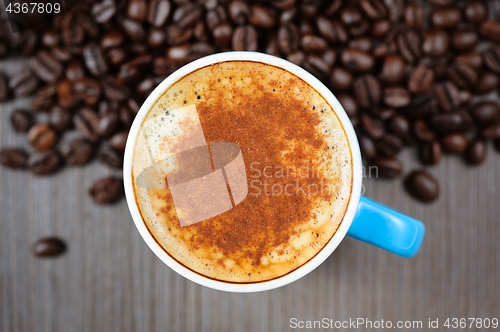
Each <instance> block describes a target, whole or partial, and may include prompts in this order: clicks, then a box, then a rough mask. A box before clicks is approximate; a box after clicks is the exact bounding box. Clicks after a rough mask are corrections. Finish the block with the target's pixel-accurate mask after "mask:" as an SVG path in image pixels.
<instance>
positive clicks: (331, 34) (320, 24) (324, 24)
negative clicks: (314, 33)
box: [316, 16, 338, 42]
mask: <svg viewBox="0 0 500 332" xmlns="http://www.w3.org/2000/svg"><path fill="white" fill-rule="evenodd" d="M316 27H317V28H318V31H319V33H320V34H321V36H323V37H324V38H326V39H327V40H329V41H331V42H336V41H337V40H338V36H337V32H336V29H335V26H334V24H333V22H332V21H331V20H329V19H328V18H326V17H324V16H320V17H318V18H317V19H316Z"/></svg>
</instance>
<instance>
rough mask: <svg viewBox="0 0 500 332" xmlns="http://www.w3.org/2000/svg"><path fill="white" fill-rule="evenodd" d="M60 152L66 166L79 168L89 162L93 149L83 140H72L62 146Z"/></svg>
mask: <svg viewBox="0 0 500 332" xmlns="http://www.w3.org/2000/svg"><path fill="white" fill-rule="evenodd" d="M60 152H61V155H62V157H63V158H64V161H65V162H66V164H67V165H70V166H80V165H84V164H86V163H87V162H88V161H90V159H91V158H92V155H93V154H94V148H93V146H92V144H90V143H89V142H87V141H85V140H83V139H74V140H72V141H69V142H66V143H65V144H63V145H62V146H61V150H60Z"/></svg>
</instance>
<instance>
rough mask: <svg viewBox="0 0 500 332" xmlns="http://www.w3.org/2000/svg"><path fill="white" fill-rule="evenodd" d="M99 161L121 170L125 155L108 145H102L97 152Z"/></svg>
mask: <svg viewBox="0 0 500 332" xmlns="http://www.w3.org/2000/svg"><path fill="white" fill-rule="evenodd" d="M97 159H99V161H100V162H102V163H103V164H105V165H107V166H109V167H112V168H117V169H121V168H122V167H123V155H122V154H120V153H119V152H118V151H116V150H114V149H112V148H111V147H109V146H108V145H102V146H101V147H100V148H99V149H98V150H97Z"/></svg>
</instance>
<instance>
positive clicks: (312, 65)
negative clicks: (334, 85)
mask: <svg viewBox="0 0 500 332" xmlns="http://www.w3.org/2000/svg"><path fill="white" fill-rule="evenodd" d="M302 66H303V67H304V69H305V70H307V71H308V72H310V73H311V74H313V75H314V76H316V77H317V78H319V79H321V80H323V79H324V77H325V76H326V74H327V73H328V72H329V71H330V66H329V64H328V63H326V62H325V61H324V60H323V59H322V58H321V57H319V56H317V55H315V54H311V55H309V56H308V57H306V58H305V59H304V61H303V63H302Z"/></svg>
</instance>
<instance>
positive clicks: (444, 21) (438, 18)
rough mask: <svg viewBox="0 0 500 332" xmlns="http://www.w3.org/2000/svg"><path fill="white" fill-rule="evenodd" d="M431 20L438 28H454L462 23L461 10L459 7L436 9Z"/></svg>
mask: <svg viewBox="0 0 500 332" xmlns="http://www.w3.org/2000/svg"><path fill="white" fill-rule="evenodd" d="M431 20H432V24H434V26H435V27H437V28H450V27H454V26H455V25H457V24H458V23H460V20H461V14H460V10H459V9H458V8H457V7H447V8H436V9H435V10H434V11H433V12H432V15H431Z"/></svg>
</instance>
